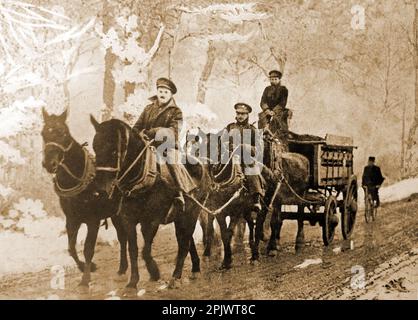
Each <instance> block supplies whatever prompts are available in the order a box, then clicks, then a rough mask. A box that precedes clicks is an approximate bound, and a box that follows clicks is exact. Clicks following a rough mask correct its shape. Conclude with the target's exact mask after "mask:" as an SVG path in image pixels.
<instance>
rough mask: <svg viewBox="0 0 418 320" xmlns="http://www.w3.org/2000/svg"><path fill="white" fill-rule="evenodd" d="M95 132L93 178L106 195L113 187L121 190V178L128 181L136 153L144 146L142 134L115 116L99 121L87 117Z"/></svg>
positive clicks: (110, 192) (144, 139)
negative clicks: (94, 175) (94, 170)
mask: <svg viewBox="0 0 418 320" xmlns="http://www.w3.org/2000/svg"><path fill="white" fill-rule="evenodd" d="M90 120H91V123H92V124H93V126H94V129H95V131H96V134H95V136H94V138H93V150H94V152H95V154H96V180H97V182H98V185H99V187H100V188H101V189H103V190H105V191H106V193H107V194H108V196H109V198H111V197H112V194H113V191H114V188H115V187H117V188H118V189H121V184H122V183H123V182H124V181H122V180H128V179H129V177H127V176H126V175H125V174H126V173H127V171H129V170H130V169H131V168H130V165H131V164H132V163H133V161H134V160H135V158H136V157H137V156H138V154H139V152H140V151H141V150H142V149H143V148H144V147H145V144H146V137H145V136H144V135H143V134H142V133H141V134H140V135H138V134H136V133H135V132H133V130H132V129H131V127H130V126H129V125H128V124H126V123H124V122H123V121H121V120H118V119H111V120H108V121H104V122H102V123H99V122H98V121H97V120H96V119H95V118H94V117H93V116H91V117H90Z"/></svg>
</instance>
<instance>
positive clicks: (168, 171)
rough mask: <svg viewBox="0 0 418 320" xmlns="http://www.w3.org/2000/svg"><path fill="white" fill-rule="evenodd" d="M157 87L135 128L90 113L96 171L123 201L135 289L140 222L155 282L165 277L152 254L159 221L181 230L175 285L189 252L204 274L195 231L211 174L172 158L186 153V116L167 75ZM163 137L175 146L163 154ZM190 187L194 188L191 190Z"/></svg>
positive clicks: (172, 283) (196, 270)
mask: <svg viewBox="0 0 418 320" xmlns="http://www.w3.org/2000/svg"><path fill="white" fill-rule="evenodd" d="M157 87H158V88H157V90H158V95H157V97H156V98H155V99H153V100H152V101H153V104H151V105H149V106H147V107H146V108H145V111H144V112H145V114H144V113H143V114H142V115H141V116H140V118H139V119H140V120H139V121H138V123H137V125H136V126H135V127H134V129H132V128H131V127H130V126H129V125H127V124H126V123H124V122H122V121H120V120H116V119H112V120H109V121H105V122H103V123H98V122H97V121H96V120H95V119H94V118H93V117H91V121H92V123H93V125H94V127H95V130H96V134H95V137H94V141H93V149H94V150H95V152H96V161H97V165H98V173H97V175H98V177H99V176H100V179H101V181H102V182H103V184H102V185H106V188H105V189H106V192H107V193H108V195H109V197H111V198H116V199H118V200H119V201H120V208H121V209H120V216H121V219H122V221H123V225H124V227H125V230H126V231H127V235H128V245H129V256H130V261H131V277H130V280H129V283H128V284H127V288H132V289H135V288H136V286H137V283H138V281H139V273H138V261H137V260H138V245H137V233H136V226H137V224H138V223H140V224H141V232H142V235H143V238H144V247H143V250H142V257H143V258H144V260H145V264H146V267H147V270H148V271H149V273H150V275H151V280H154V281H156V280H158V279H159V278H160V272H159V269H158V266H157V264H156V262H155V261H154V259H153V258H152V255H151V246H152V242H153V240H154V237H155V235H156V233H157V230H158V227H159V225H160V224H167V223H172V222H174V224H175V229H176V238H177V244H178V253H177V259H176V267H175V270H174V272H173V275H172V279H171V281H170V287H171V288H174V287H176V285H177V284H178V280H179V279H180V278H181V276H182V271H183V265H184V260H185V258H186V256H187V254H188V253H189V252H190V255H191V259H192V273H193V275H197V274H198V273H199V272H200V262H199V256H198V254H197V251H196V246H195V243H194V239H193V232H194V229H195V226H196V222H197V219H198V217H199V214H200V210H201V209H200V207H199V206H197V205H196V202H199V201H200V202H202V201H203V199H204V197H205V195H206V193H207V191H206V186H207V185H209V182H208V179H209V176H208V174H207V170H206V168H205V167H204V166H203V165H201V164H199V163H198V164H194V165H190V164H186V167H187V169H186V168H185V167H184V166H183V165H182V164H181V163H180V162H177V161H178V159H177V160H176V159H174V160H173V158H176V157H179V156H181V155H180V154H179V152H177V149H176V146H177V145H178V140H177V133H176V132H175V129H176V126H177V125H179V122H178V121H180V122H181V120H182V114H181V110H180V109H179V108H178V107H176V106H175V102H174V100H173V98H172V94H170V93H169V92H167V91H165V89H167V88H168V90H170V92H171V93H173V92H174V91H175V90H174V88H175V86H174V84H173V83H172V82H171V81H169V80H168V79H164V80H161V79H159V80H158V81H157ZM167 97H168V98H167ZM148 121H149V122H148ZM139 130H140V131H139ZM161 136H164V137H165V138H166V139H167V140H166V141H169V145H170V146H171V149H170V150H167V149H164V150H163V151H162V152H160V151H161V149H162V148H159V147H161V145H156V144H154V141H155V140H158V139H159V137H161ZM173 140H174V141H173ZM170 141H171V142H170ZM155 146H157V150H156V149H155ZM157 157H158V160H157ZM173 161H174V162H173ZM186 181H188V182H186ZM191 185H193V188H189V186H191ZM191 189H193V190H192V191H191Z"/></svg>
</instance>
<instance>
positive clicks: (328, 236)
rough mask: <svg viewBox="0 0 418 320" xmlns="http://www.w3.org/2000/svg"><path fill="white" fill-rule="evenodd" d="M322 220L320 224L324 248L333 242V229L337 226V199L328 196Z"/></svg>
mask: <svg viewBox="0 0 418 320" xmlns="http://www.w3.org/2000/svg"><path fill="white" fill-rule="evenodd" d="M323 218H324V220H323V222H322V240H323V241H324V244H325V245H326V246H328V245H330V244H331V242H332V240H334V235H335V227H336V226H337V225H338V216H337V199H336V198H335V197H334V196H330V197H329V198H328V199H327V201H326V202H325V211H324V217H323Z"/></svg>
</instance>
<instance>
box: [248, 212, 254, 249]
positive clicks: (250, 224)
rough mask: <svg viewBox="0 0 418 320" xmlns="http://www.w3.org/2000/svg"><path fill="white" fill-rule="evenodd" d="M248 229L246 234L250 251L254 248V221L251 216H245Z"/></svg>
mask: <svg viewBox="0 0 418 320" xmlns="http://www.w3.org/2000/svg"><path fill="white" fill-rule="evenodd" d="M246 220H247V224H248V229H249V230H250V232H249V235H248V242H249V244H250V248H251V252H253V248H254V242H255V241H254V221H253V220H252V219H251V218H247V219H246Z"/></svg>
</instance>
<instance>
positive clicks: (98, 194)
mask: <svg viewBox="0 0 418 320" xmlns="http://www.w3.org/2000/svg"><path fill="white" fill-rule="evenodd" d="M42 115H43V120H44V126H43V128H42V132H41V135H42V138H43V141H44V148H43V157H44V159H43V161H42V166H43V167H44V168H45V169H46V171H47V172H48V173H50V174H53V175H54V187H55V192H56V193H57V195H58V196H59V203H60V206H61V208H62V211H63V212H64V215H65V218H66V231H67V236H68V252H69V254H70V256H71V257H72V258H73V259H74V261H75V263H76V264H77V266H78V268H79V269H80V271H81V272H83V276H82V280H81V282H80V286H84V287H85V286H88V285H89V282H90V280H91V275H90V272H94V271H96V269H97V267H96V265H95V264H94V263H93V262H92V259H93V255H94V250H95V245H96V239H97V234H98V231H99V228H100V223H101V220H103V219H107V218H109V217H111V219H112V222H113V225H114V226H115V228H116V232H117V237H118V240H119V244H120V263H119V270H118V272H117V273H118V275H123V274H125V273H126V271H127V268H128V260H127V253H126V249H127V248H126V246H127V236H126V233H125V232H124V230H123V227H122V223H121V219H120V217H119V216H117V215H116V213H117V210H118V203H117V202H116V201H113V200H109V199H108V197H107V195H106V194H105V193H104V192H102V191H100V188H99V187H98V185H97V179H95V165H94V159H93V158H92V157H91V156H90V154H89V153H88V151H87V150H86V149H85V148H84V147H83V146H82V145H80V144H79V143H78V142H77V141H76V140H75V139H74V138H73V137H72V136H71V134H70V131H69V129H68V126H67V124H66V119H67V110H65V111H64V112H63V113H62V114H60V115H49V114H48V112H47V111H46V110H45V109H44V108H43V109H42ZM83 223H84V224H86V225H87V237H86V240H85V243H84V251H83V253H84V258H85V262H83V261H81V260H80V259H79V257H78V255H77V250H76V243H77V235H78V231H79V229H80V226H81V224H83Z"/></svg>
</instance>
